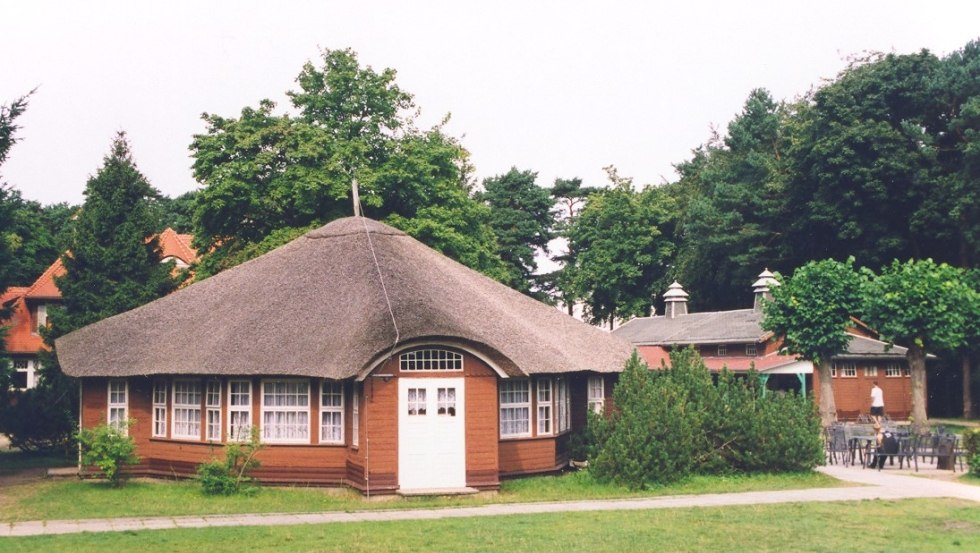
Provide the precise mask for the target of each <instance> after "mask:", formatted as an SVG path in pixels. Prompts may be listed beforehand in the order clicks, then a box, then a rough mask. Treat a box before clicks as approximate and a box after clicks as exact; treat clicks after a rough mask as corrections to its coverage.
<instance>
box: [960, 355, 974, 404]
mask: <svg viewBox="0 0 980 553" xmlns="http://www.w3.org/2000/svg"><path fill="white" fill-rule="evenodd" d="M962 367H963V418H964V419H969V418H973V394H972V393H971V391H970V387H971V384H973V382H971V381H970V354H968V353H964V354H963V359H962Z"/></svg>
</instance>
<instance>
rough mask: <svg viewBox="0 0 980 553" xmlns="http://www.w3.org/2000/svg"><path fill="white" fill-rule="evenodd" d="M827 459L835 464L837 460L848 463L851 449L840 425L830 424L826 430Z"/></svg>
mask: <svg viewBox="0 0 980 553" xmlns="http://www.w3.org/2000/svg"><path fill="white" fill-rule="evenodd" d="M826 443H827V461H828V462H829V463H830V464H832V465H833V464H835V463H836V462H837V461H838V456H839V460H840V463H841V464H843V465H847V464H850V462H851V459H850V457H851V451H850V447H848V443H847V435H846V433H845V432H844V427H843V426H841V425H837V424H834V425H830V426H828V427H827V430H826Z"/></svg>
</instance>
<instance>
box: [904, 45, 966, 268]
mask: <svg viewBox="0 0 980 553" xmlns="http://www.w3.org/2000/svg"><path fill="white" fill-rule="evenodd" d="M928 92H929V96H930V97H931V98H932V99H933V102H932V103H931V107H932V110H931V112H930V113H929V114H928V118H927V119H926V132H927V133H928V134H929V136H930V138H931V139H932V141H931V143H930V147H931V148H932V150H933V151H934V152H935V154H936V162H937V165H938V170H939V177H938V179H937V185H938V186H937V187H936V189H935V193H934V194H932V195H931V196H929V197H928V198H927V199H926V202H927V205H926V206H924V207H923V209H921V210H920V212H919V213H918V214H917V215H918V217H917V218H916V219H915V220H914V221H912V224H913V229H914V230H915V231H917V232H919V233H921V234H923V235H925V236H929V237H931V238H932V239H933V240H934V241H935V242H937V243H943V244H949V245H950V246H949V249H950V250H952V251H951V252H950V253H949V257H950V259H948V262H949V263H950V264H953V265H957V266H960V267H976V266H977V261H978V259H980V40H974V41H971V42H969V43H967V45H966V46H964V47H963V48H962V49H960V50H957V51H955V52H953V53H951V54H950V55H948V56H947V57H945V58H943V59H942V60H941V62H940V64H939V67H938V69H937V71H936V74H935V75H933V78H932V80H931V81H930V82H929V89H928Z"/></svg>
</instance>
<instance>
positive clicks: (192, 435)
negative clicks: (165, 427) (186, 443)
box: [170, 378, 204, 441]
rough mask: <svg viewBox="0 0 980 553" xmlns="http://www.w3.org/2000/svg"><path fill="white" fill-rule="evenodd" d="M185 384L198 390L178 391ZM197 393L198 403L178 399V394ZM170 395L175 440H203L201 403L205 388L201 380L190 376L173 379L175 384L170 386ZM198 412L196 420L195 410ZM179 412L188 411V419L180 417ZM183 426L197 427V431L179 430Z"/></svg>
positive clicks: (171, 422) (173, 437)
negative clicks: (183, 401)
mask: <svg viewBox="0 0 980 553" xmlns="http://www.w3.org/2000/svg"><path fill="white" fill-rule="evenodd" d="M183 385H190V386H192V387H193V386H195V385H196V387H197V391H196V392H194V390H193V389H192V388H189V389H187V390H181V391H179V392H178V390H177V388H179V387H181V386H183ZM194 393H196V394H197V396H198V398H197V403H196V404H195V403H182V402H178V401H177V396H178V394H180V395H189V394H194ZM170 397H171V405H172V406H173V407H172V413H173V415H172V416H171V420H170V437H171V438H172V439H175V440H195V441H201V426H202V414H203V413H202V409H201V405H202V403H203V402H204V390H203V389H202V386H201V381H200V380H197V379H189V378H178V379H175V380H174V381H173V385H172V386H171V387H170ZM195 411H196V412H197V420H196V421H195V420H194V412H195ZM178 412H180V413H183V412H186V414H187V419H186V420H183V417H178ZM178 419H180V420H178ZM183 426H187V428H188V430H190V429H192V428H194V427H195V426H196V427H197V432H190V431H188V432H179V431H178V429H179V428H182V427H183Z"/></svg>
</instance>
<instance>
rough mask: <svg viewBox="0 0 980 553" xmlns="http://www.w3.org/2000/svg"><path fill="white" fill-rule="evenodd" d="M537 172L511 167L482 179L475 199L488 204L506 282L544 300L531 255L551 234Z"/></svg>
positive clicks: (545, 247)
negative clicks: (480, 187)
mask: <svg viewBox="0 0 980 553" xmlns="http://www.w3.org/2000/svg"><path fill="white" fill-rule="evenodd" d="M537 178H538V174H537V173H535V172H534V171H529V170H524V171H519V170H518V169H517V168H516V167H511V169H510V171H508V172H507V173H504V174H503V175H497V176H494V177H489V178H486V179H484V180H483V191H482V192H479V193H477V194H476V200H477V201H481V202H484V203H485V204H486V205H488V206H489V207H490V227H491V228H492V229H493V231H494V234H496V236H497V244H498V246H499V247H500V257H501V259H502V260H503V262H504V263H505V264H506V265H507V267H508V273H510V277H509V282H507V284H508V285H509V286H510V287H511V288H514V289H515V290H518V291H520V292H522V293H524V294H527V295H529V296H532V297H536V298H538V299H542V300H543V299H546V295H545V294H544V292H543V291H542V289H541V286H540V283H539V279H538V278H537V277H536V276H535V273H536V272H537V269H538V263H537V261H536V260H535V256H536V255H537V254H538V253H539V252H541V253H547V252H548V242H550V241H551V239H552V238H553V237H554V234H553V230H552V228H553V227H554V219H553V218H552V212H551V209H552V200H551V196H550V194H549V191H548V189H547V188H543V187H540V186H538V185H537V182H536V181H537Z"/></svg>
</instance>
